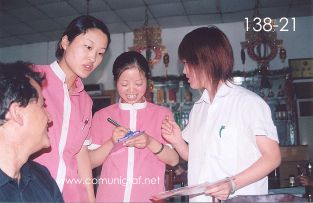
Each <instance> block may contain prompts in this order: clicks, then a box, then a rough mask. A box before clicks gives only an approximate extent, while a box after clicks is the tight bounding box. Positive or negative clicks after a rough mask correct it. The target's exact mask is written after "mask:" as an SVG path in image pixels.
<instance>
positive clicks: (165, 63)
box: [163, 53, 170, 77]
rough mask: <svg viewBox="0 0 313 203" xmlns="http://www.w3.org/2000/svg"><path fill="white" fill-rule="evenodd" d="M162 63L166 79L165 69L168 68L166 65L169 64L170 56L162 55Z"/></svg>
mask: <svg viewBox="0 0 313 203" xmlns="http://www.w3.org/2000/svg"><path fill="white" fill-rule="evenodd" d="M163 63H164V65H165V77H167V67H168V64H169V63H170V56H169V55H168V53H164V55H163Z"/></svg>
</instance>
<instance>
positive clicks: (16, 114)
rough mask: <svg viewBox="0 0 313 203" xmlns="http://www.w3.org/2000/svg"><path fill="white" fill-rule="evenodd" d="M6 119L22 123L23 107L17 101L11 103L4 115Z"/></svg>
mask: <svg viewBox="0 0 313 203" xmlns="http://www.w3.org/2000/svg"><path fill="white" fill-rule="evenodd" d="M5 118H6V119H7V120H12V121H14V122H16V123H18V124H19V125H23V123H24V122H23V107H21V106H20V104H19V103H16V102H14V103H12V104H11V105H10V108H9V111H8V112H7V114H6V115H5Z"/></svg>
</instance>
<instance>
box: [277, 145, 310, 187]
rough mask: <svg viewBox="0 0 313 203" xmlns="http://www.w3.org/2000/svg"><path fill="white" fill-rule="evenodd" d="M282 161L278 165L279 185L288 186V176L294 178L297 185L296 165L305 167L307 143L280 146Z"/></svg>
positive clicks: (307, 157)
mask: <svg viewBox="0 0 313 203" xmlns="http://www.w3.org/2000/svg"><path fill="white" fill-rule="evenodd" d="M280 152H281V156H282V163H281V165H280V166H279V174H280V178H279V179H280V187H289V186H290V183H289V176H290V175H293V176H295V177H296V178H295V179H296V185H299V182H298V181H299V180H298V179H297V176H298V175H299V174H298V169H297V165H299V166H301V167H305V166H306V165H307V163H308V161H309V153H308V145H298V146H284V147H280Z"/></svg>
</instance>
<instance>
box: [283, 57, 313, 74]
mask: <svg viewBox="0 0 313 203" xmlns="http://www.w3.org/2000/svg"><path fill="white" fill-rule="evenodd" d="M288 65H289V67H290V68H291V70H292V77H293V78H312V77H313V58H296V59H289V60H288Z"/></svg>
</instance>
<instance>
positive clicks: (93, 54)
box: [88, 51, 97, 62]
mask: <svg viewBox="0 0 313 203" xmlns="http://www.w3.org/2000/svg"><path fill="white" fill-rule="evenodd" d="M96 57H97V52H96V51H90V52H89V56H88V59H89V60H90V61H91V62H95V61H96Z"/></svg>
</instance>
